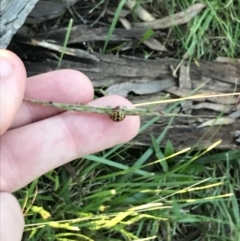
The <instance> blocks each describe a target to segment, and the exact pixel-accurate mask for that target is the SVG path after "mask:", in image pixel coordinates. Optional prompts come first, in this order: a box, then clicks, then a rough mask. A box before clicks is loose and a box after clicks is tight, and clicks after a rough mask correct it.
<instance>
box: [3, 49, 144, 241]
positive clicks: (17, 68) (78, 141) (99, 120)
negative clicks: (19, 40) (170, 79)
mask: <svg viewBox="0 0 240 241" xmlns="http://www.w3.org/2000/svg"><path fill="white" fill-rule="evenodd" d="M0 91H1V95H0V104H1V105H0V115H1V117H0V134H1V143H0V150H1V153H0V154H1V156H0V241H8V240H9V241H19V240H21V237H22V232H23V227H24V219H23V215H22V211H21V208H20V206H19V204H18V202H17V200H16V198H15V197H14V196H13V195H12V194H11V192H14V191H16V190H18V189H20V188H22V187H24V186H25V185H27V184H28V183H29V182H31V181H33V180H34V179H36V178H37V177H39V176H41V175H43V174H44V173H46V172H48V171H50V170H52V169H54V168H56V167H58V166H61V165H63V164H65V163H67V162H69V161H71V160H73V159H76V158H78V157H81V156H85V155H88V154H90V153H94V152H98V151H101V150H103V149H106V148H109V147H111V146H114V145H116V144H119V143H123V142H127V141H128V140H130V139H131V138H133V137H134V136H135V135H136V134H137V132H138V129H139V125H140V121H139V117H138V116H134V117H133V116H131V117H126V118H125V119H124V120H123V121H122V122H118V123H116V122H113V121H112V120H111V119H110V118H109V117H108V116H105V115H98V114H86V113H76V112H63V111H60V110H57V109H52V108H47V107H42V106H36V105H31V104H29V103H25V102H22V100H23V97H24V96H25V97H26V98H30V99H31V98H32V99H39V100H51V101H56V102H66V103H83V104H84V103H88V104H90V105H95V106H106V105H109V104H111V105H113V106H118V105H125V106H131V104H130V103H129V101H127V100H126V99H124V98H122V97H119V96H108V97H103V98H100V99H98V100H94V101H93V96H94V93H93V87H92V84H91V82H90V80H89V79H88V78H87V77H86V76H85V75H83V74H82V73H80V72H78V71H74V70H59V71H53V72H50V73H46V74H42V75H38V76H34V77H30V78H28V79H26V72H25V68H24V66H23V64H22V62H21V60H20V59H19V58H18V57H17V56H16V55H14V54H13V53H11V52H9V51H6V50H0Z"/></svg>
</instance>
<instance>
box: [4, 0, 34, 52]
mask: <svg viewBox="0 0 240 241" xmlns="http://www.w3.org/2000/svg"><path fill="white" fill-rule="evenodd" d="M37 2H38V0H21V1H19V0H1V2H0V5H1V7H0V48H6V47H7V46H8V44H9V43H10V41H11V39H12V36H13V35H14V34H15V33H16V32H17V30H18V29H19V28H20V27H21V26H22V24H23V23H24V21H25V19H26V17H27V15H28V14H29V12H30V11H31V10H32V9H33V7H34V6H35V4H36V3H37Z"/></svg>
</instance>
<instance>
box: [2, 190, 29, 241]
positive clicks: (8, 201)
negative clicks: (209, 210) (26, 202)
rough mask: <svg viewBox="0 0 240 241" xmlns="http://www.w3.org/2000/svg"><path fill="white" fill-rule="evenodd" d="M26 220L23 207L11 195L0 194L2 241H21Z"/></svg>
mask: <svg viewBox="0 0 240 241" xmlns="http://www.w3.org/2000/svg"><path fill="white" fill-rule="evenodd" d="M23 228H24V219H23V214H22V211H21V207H20V205H19V203H18V202H17V200H16V198H15V197H14V196H13V195H12V194H10V193H0V240H1V241H19V240H21V237H22V234H23Z"/></svg>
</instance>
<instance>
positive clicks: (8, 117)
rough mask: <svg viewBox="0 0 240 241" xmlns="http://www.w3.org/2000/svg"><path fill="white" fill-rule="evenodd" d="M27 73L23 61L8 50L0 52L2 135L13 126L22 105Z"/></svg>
mask: <svg viewBox="0 0 240 241" xmlns="http://www.w3.org/2000/svg"><path fill="white" fill-rule="evenodd" d="M25 83H26V71H25V67H24V65H23V63H22V61H21V60H20V59H19V58H18V57H17V56H16V55H15V54H13V53H12V52H10V51H8V50H0V134H3V133H4V132H5V131H6V130H7V129H8V127H9V126H10V125H11V123H12V121H13V119H14V117H15V114H16V112H17V110H18V108H19V106H20V104H21V103H22V99H23V95H24V91H25Z"/></svg>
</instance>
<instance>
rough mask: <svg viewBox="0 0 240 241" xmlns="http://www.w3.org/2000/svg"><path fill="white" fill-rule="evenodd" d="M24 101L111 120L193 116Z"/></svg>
mask: <svg viewBox="0 0 240 241" xmlns="http://www.w3.org/2000/svg"><path fill="white" fill-rule="evenodd" d="M24 101H26V102H29V103H31V104H37V105H43V106H49V107H54V108H58V109H61V110H67V111H69V110H70V111H79V112H86V113H97V114H106V115H109V116H110V118H111V119H112V120H113V121H117V122H119V121H122V120H124V118H125V117H126V116H134V115H138V116H168V117H173V116H182V117H193V116H191V115H183V114H169V113H163V112H152V111H150V110H148V109H141V108H134V109H130V108H126V107H120V106H117V107H110V106H107V107H93V106H89V105H82V104H65V103H56V102H52V101H49V102H47V101H40V100H30V99H24ZM208 117H209V116H208Z"/></svg>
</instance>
